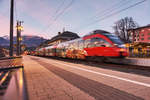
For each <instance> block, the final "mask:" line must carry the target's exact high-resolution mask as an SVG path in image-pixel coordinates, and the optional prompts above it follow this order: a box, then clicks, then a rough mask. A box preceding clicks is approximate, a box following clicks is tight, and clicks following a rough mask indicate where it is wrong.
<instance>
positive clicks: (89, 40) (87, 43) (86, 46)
mask: <svg viewBox="0 0 150 100" xmlns="http://www.w3.org/2000/svg"><path fill="white" fill-rule="evenodd" d="M90 43H91V39H87V40H85V41H84V48H89V46H90Z"/></svg>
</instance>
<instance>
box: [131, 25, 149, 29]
mask: <svg viewBox="0 0 150 100" xmlns="http://www.w3.org/2000/svg"><path fill="white" fill-rule="evenodd" d="M143 28H150V24H148V25H146V26H142V27H138V28H135V29H129V30H138V29H143Z"/></svg>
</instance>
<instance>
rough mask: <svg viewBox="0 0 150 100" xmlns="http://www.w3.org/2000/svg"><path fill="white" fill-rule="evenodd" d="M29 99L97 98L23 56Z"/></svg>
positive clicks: (64, 99) (84, 99)
mask: <svg viewBox="0 0 150 100" xmlns="http://www.w3.org/2000/svg"><path fill="white" fill-rule="evenodd" d="M23 63H24V74H25V77H26V85H27V92H28V98H29V100H95V99H94V98H93V97H91V96H89V95H88V94H87V93H85V92H83V91H81V90H80V89H78V88H76V87H75V86H73V85H72V84H70V83H68V82H67V81H65V80H63V79H62V78H60V77H58V76H56V75H55V74H54V73H52V72H51V71H49V70H47V69H46V68H45V67H43V66H42V65H40V64H39V63H38V62H36V61H34V60H32V59H31V58H29V57H26V56H25V57H23Z"/></svg>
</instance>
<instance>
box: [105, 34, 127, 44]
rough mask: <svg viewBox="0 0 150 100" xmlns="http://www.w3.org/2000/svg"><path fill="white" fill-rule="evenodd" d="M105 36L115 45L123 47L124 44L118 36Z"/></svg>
mask: <svg viewBox="0 0 150 100" xmlns="http://www.w3.org/2000/svg"><path fill="white" fill-rule="evenodd" d="M104 35H105V36H107V37H108V38H109V39H110V40H111V41H113V42H114V43H115V44H118V45H122V44H124V43H123V42H122V41H121V40H120V39H119V37H118V36H116V35H115V34H110V33H104Z"/></svg>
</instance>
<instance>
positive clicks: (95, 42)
mask: <svg viewBox="0 0 150 100" xmlns="http://www.w3.org/2000/svg"><path fill="white" fill-rule="evenodd" d="M110 46H111V45H110V43H108V42H107V41H106V40H104V39H102V38H98V37H95V38H92V39H91V44H90V47H110Z"/></svg>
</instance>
